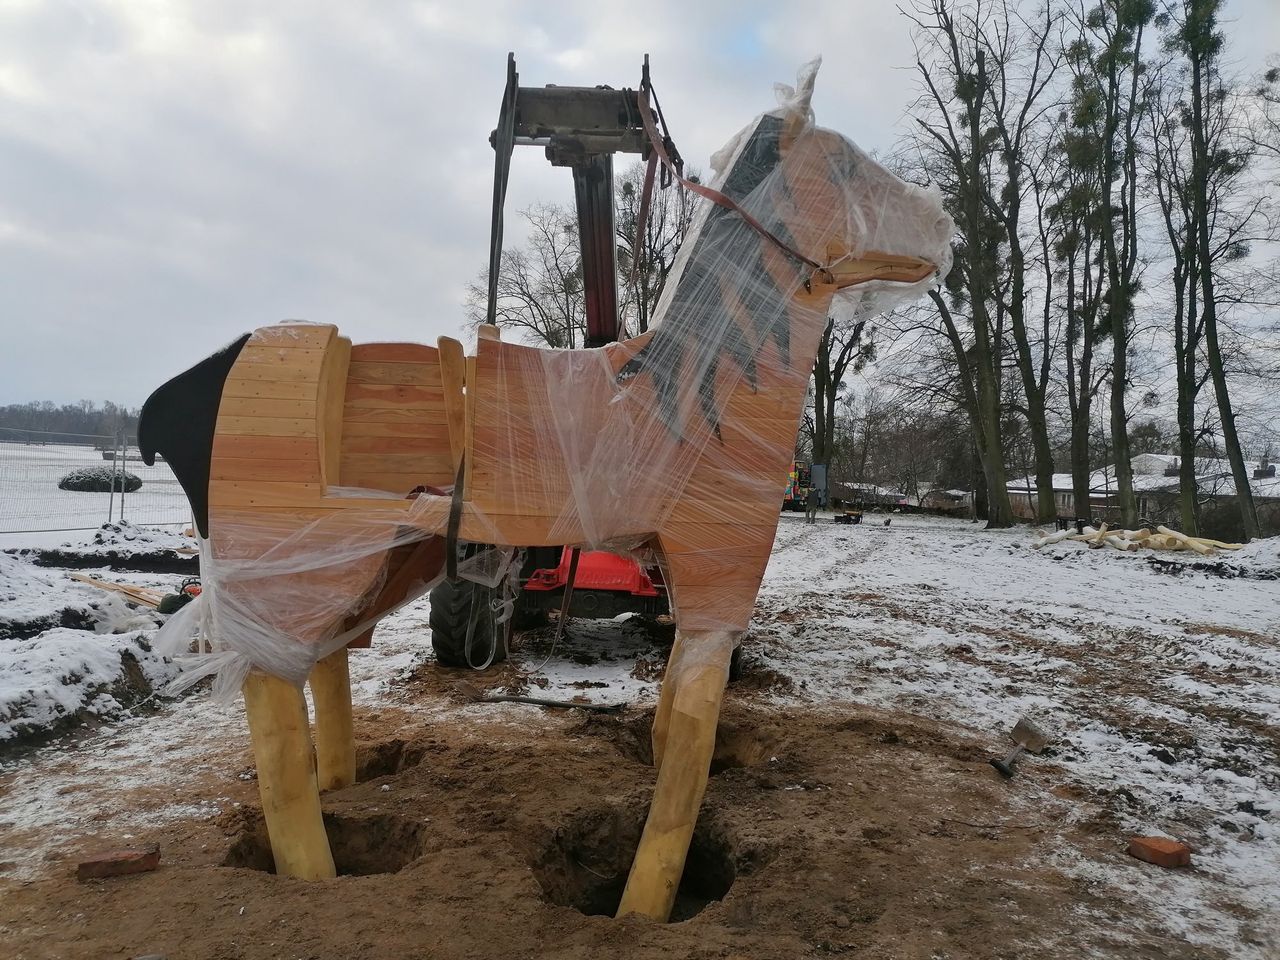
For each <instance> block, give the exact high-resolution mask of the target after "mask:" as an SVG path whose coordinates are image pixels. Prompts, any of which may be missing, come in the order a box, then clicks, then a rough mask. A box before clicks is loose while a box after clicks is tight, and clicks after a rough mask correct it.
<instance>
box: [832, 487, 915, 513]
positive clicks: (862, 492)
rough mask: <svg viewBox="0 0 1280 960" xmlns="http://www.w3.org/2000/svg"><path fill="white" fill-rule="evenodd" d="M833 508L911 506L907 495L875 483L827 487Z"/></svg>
mask: <svg viewBox="0 0 1280 960" xmlns="http://www.w3.org/2000/svg"><path fill="white" fill-rule="evenodd" d="M827 489H828V496H829V497H830V498H831V504H832V506H846V507H854V506H862V507H905V506H911V505H912V504H911V501H910V500H909V499H908V498H907V497H906V495H904V494H901V493H899V492H898V491H897V490H890V489H889V488H888V487H881V486H877V485H876V484H874V483H839V482H836V481H833V482H830V483H829V484H828V485H827Z"/></svg>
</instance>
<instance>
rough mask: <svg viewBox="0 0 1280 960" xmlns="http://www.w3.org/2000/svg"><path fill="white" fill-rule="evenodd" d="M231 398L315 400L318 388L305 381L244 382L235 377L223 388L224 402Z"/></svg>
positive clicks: (228, 379)
mask: <svg viewBox="0 0 1280 960" xmlns="http://www.w3.org/2000/svg"><path fill="white" fill-rule="evenodd" d="M229 397H237V398H240V397H244V398H260V399H264V400H315V398H316V386H315V384H314V383H312V382H310V381H305V380H297V381H291V380H242V379H240V378H239V377H236V376H234V375H232V376H230V377H228V378H227V382H226V383H225V384H224V385H223V387H222V402H223V403H226V402H227V398H229Z"/></svg>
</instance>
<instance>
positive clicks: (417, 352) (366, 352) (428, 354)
mask: <svg viewBox="0 0 1280 960" xmlns="http://www.w3.org/2000/svg"><path fill="white" fill-rule="evenodd" d="M351 359H352V360H353V361H355V362H358V363H366V362H371V363H439V362H440V361H439V355H438V354H437V353H436V348H435V347H430V346H427V344H425V343H387V342H382V343H357V344H356V345H355V346H353V347H352V348H351Z"/></svg>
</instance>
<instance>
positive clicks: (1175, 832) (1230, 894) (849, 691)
mask: <svg viewBox="0 0 1280 960" xmlns="http://www.w3.org/2000/svg"><path fill="white" fill-rule="evenodd" d="M1030 539H1031V537H1030V535H1029V533H1028V531H1027V530H1026V529H1018V530H1009V531H985V530H983V529H981V528H980V527H978V526H976V525H972V524H969V523H967V522H964V521H955V520H942V519H933V518H919V517H895V518H894V519H893V522H892V525H891V526H889V527H886V526H883V525H882V524H880V523H877V522H875V521H874V519H873V518H869V521H868V522H867V523H866V524H864V525H862V526H856V527H844V526H838V525H835V524H832V523H829V522H828V523H824V524H820V525H817V526H806V525H804V524H803V523H802V522H800V520H799V519H798V518H792V517H787V516H784V517H783V519H782V522H781V524H780V527H779V531H778V537H777V541H776V543H775V547H774V554H773V559H772V561H771V563H770V566H769V570H768V573H767V574H766V578H765V583H764V587H763V590H762V592H761V596H760V601H759V604H758V606H757V612H756V619H755V624H754V626H753V629H752V630H751V632H750V633H749V635H748V637H747V639H746V641H745V642H746V653H747V658H748V661H749V669H748V676H751V675H753V674H754V675H755V676H757V677H760V676H769V677H772V678H775V680H773V681H771V682H769V683H762V684H760V685H759V687H758V688H757V689H755V690H754V691H753V692H750V693H745V694H744V696H752V697H756V698H759V701H761V702H766V703H767V702H770V701H772V702H775V703H777V704H779V705H780V706H787V707H789V708H790V707H798V706H803V707H805V708H807V709H813V710H826V709H832V710H837V709H851V708H856V707H872V708H876V709H878V710H881V711H888V712H890V713H898V714H901V715H904V716H905V715H909V716H910V717H912V718H922V719H923V720H926V721H928V722H930V723H936V724H941V725H944V726H945V727H946V728H947V729H948V730H951V731H953V735H954V736H955V737H956V738H959V739H962V740H964V741H965V742H971V743H974V744H977V745H978V746H979V747H980V748H981V749H983V750H984V751H985V752H988V753H990V754H992V755H995V754H997V753H1001V752H1003V751H1004V749H1005V748H1006V746H1007V737H1008V731H1009V729H1010V728H1011V727H1012V726H1013V724H1014V722H1015V721H1016V720H1017V719H1018V718H1019V717H1021V716H1030V717H1032V718H1034V719H1035V720H1036V721H1037V722H1038V723H1039V724H1040V725H1041V726H1042V727H1044V728H1045V729H1046V730H1047V731H1048V732H1049V733H1050V734H1051V735H1052V736H1053V738H1054V742H1053V744H1052V747H1051V749H1050V751H1049V752H1048V753H1047V754H1046V756H1044V757H1040V758H1035V757H1032V758H1027V759H1026V760H1024V761H1023V762H1024V764H1025V766H1026V767H1028V768H1031V769H1032V770H1033V771H1034V774H1033V775H1028V776H1025V777H1020V778H1018V779H1017V780H1014V781H1012V782H1010V784H1009V795H1010V796H1011V797H1014V798H1016V802H1017V803H1019V804H1021V805H1023V806H1024V807H1025V808H1026V812H1027V817H1028V819H1034V818H1036V817H1037V816H1040V817H1043V816H1044V815H1045V811H1046V810H1047V809H1050V805H1051V808H1052V809H1054V810H1062V809H1065V810H1067V811H1068V812H1067V814H1066V816H1067V817H1069V818H1076V819H1078V820H1079V821H1080V822H1086V821H1095V820H1097V819H1098V817H1099V816H1100V814H1105V822H1106V823H1108V824H1110V825H1111V826H1110V827H1108V830H1110V831H1112V832H1114V837H1112V838H1111V839H1112V840H1113V841H1114V843H1115V844H1116V849H1118V850H1122V849H1123V843H1124V840H1125V839H1126V838H1127V837H1128V836H1131V835H1134V834H1149V833H1160V834H1166V835H1169V836H1174V837H1177V838H1179V839H1182V840H1185V841H1187V842H1188V843H1190V844H1191V845H1192V846H1193V848H1194V850H1195V864H1196V866H1195V869H1194V870H1191V871H1161V870H1158V869H1156V868H1152V867H1147V866H1145V865H1140V864H1137V863H1136V862H1135V861H1131V860H1129V859H1128V858H1125V857H1123V856H1116V857H1112V858H1110V859H1105V858H1104V859H1103V860H1101V861H1100V860H1099V859H1098V858H1097V857H1096V856H1092V857H1091V856H1086V855H1084V854H1083V853H1081V852H1080V851H1076V850H1073V849H1065V848H1064V849H1060V850H1057V851H1056V852H1055V853H1054V854H1053V865H1054V867H1055V868H1056V869H1059V870H1061V871H1062V872H1063V873H1065V874H1067V875H1069V876H1072V877H1074V878H1076V880H1077V881H1078V883H1079V884H1081V885H1084V886H1085V887H1087V888H1088V889H1089V890H1090V891H1093V892H1095V893H1099V894H1103V895H1109V896H1112V897H1114V898H1115V899H1116V900H1117V901H1118V902H1123V903H1124V904H1125V905H1126V906H1125V909H1126V910H1138V909H1140V910H1142V911H1143V913H1144V916H1148V917H1156V918H1158V919H1159V920H1160V922H1161V923H1163V924H1164V926H1165V927H1166V928H1167V929H1168V930H1169V931H1170V933H1171V935H1173V936H1176V937H1178V938H1180V939H1184V940H1186V941H1189V942H1190V943H1192V944H1204V945H1206V946H1216V947H1217V948H1219V949H1221V948H1223V947H1224V945H1225V946H1231V945H1239V946H1238V949H1235V950H1232V951H1229V952H1230V953H1231V954H1232V955H1238V956H1242V957H1258V958H1260V960H1262V958H1267V957H1274V956H1277V955H1280V953H1275V952H1268V948H1267V947H1266V946H1262V947H1259V946H1257V944H1264V945H1265V944H1269V943H1274V944H1277V945H1280V915H1278V912H1277V911H1276V908H1275V904H1276V903H1277V902H1278V901H1280V541H1277V540H1272V541H1260V542H1257V543H1254V544H1251V545H1249V546H1248V547H1247V548H1246V549H1245V550H1242V551H1238V552H1236V553H1233V554H1231V555H1224V556H1223V557H1222V558H1221V559H1224V560H1228V561H1229V562H1230V563H1231V564H1232V569H1231V570H1229V571H1227V572H1228V573H1233V574H1236V575H1234V576H1228V577H1220V576H1215V575H1212V574H1211V573H1207V572H1195V571H1186V572H1183V573H1182V574H1180V575H1170V574H1168V573H1162V572H1159V571H1157V569H1156V568H1154V567H1153V566H1152V565H1151V564H1149V563H1147V557H1148V555H1147V554H1146V553H1145V552H1137V553H1126V554H1121V553H1119V552H1116V551H1114V550H1109V549H1105V550H1089V549H1087V548H1085V547H1083V546H1081V545H1079V544H1076V543H1071V542H1066V543H1063V544H1059V545H1055V546H1053V547H1050V548H1046V549H1045V550H1042V551H1038V552H1037V551H1033V550H1031V549H1029V548H1028V546H1027V545H1028V543H1029V542H1030ZM1178 556H1179V557H1180V558H1181V557H1184V556H1185V555H1178ZM110 578H111V579H116V580H128V581H129V582H135V583H142V584H151V585H160V584H165V583H167V584H168V585H170V586H173V585H176V582H177V579H178V578H176V577H169V578H166V577H163V576H154V575H141V574H139V575H132V576H130V575H123V574H119V575H111V576H110ZM1268 578H1270V579H1268ZM15 608H18V609H21V610H22V611H25V613H28V614H29V613H31V612H33V611H38V610H45V609H47V610H50V611H57V610H62V609H67V608H73V609H83V610H86V611H87V613H86V617H87V618H88V620H89V621H90V626H91V628H92V629H90V630H84V629H68V628H66V627H62V626H55V627H50V628H49V629H47V630H45V631H43V632H40V633H39V634H38V635H36V636H34V637H28V638H26V639H21V640H15V639H0V722H3V723H7V724H8V726H7V727H6V726H4V725H3V723H0V740H2V739H3V738H4V737H5V736H6V734H5V733H4V731H5V730H7V729H13V728H14V724H15V723H19V724H20V723H26V724H27V725H28V726H30V725H38V724H39V723H41V722H44V720H45V719H46V718H48V717H50V716H51V715H56V714H57V712H58V710H59V708H61V709H62V710H63V711H74V710H75V709H82V710H83V711H84V714H83V715H82V717H81V718H80V719H83V720H86V721H87V722H90V723H91V724H92V723H98V722H104V721H105V722H106V724H107V725H106V726H105V727H102V728H101V729H98V730H97V731H96V732H93V733H91V734H89V735H87V736H84V737H81V738H78V739H77V740H76V741H75V742H74V743H72V744H66V743H54V744H51V745H48V746H45V747H42V748H40V749H38V750H36V751H34V752H27V753H25V754H21V755H15V756H14V757H13V758H11V759H10V760H8V761H7V762H5V763H4V764H3V765H0V796H2V797H3V803H2V805H0V838H3V837H4V835H5V834H6V833H10V834H11V835H12V837H11V840H10V841H7V842H6V841H4V840H3V839H0V846H3V847H5V848H6V856H5V860H6V863H4V864H3V865H0V874H5V873H7V874H9V875H13V876H19V877H22V876H35V875H39V874H40V873H41V872H42V871H45V870H47V869H49V866H48V864H47V863H46V862H45V861H44V859H43V857H44V856H45V854H46V853H47V850H48V845H49V844H52V843H54V842H55V838H56V837H58V836H60V835H64V834H65V833H66V832H67V831H68V830H75V829H76V825H77V824H91V823H93V822H95V821H96V820H100V819H102V818H104V817H105V818H110V819H111V820H112V821H113V822H114V823H115V824H116V826H117V827H118V828H119V829H125V830H131V829H142V828H144V827H146V826H148V825H151V826H154V825H155V824H157V823H163V822H167V821H173V820H180V819H183V818H190V817H193V816H207V815H208V814H209V813H210V811H216V810H217V809H218V806H219V804H220V803H221V802H222V800H221V799H220V798H219V797H217V796H209V797H208V798H207V801H205V803H204V806H201V808H200V809H199V810H196V809H193V808H192V806H191V803H190V802H189V800H187V801H176V800H174V799H173V794H174V793H177V794H179V795H181V793H182V791H181V790H180V789H179V787H180V786H181V785H182V784H183V783H188V782H193V781H194V779H195V778H198V777H201V776H207V775H208V773H209V771H210V770H211V769H213V768H217V772H218V773H219V774H220V775H224V776H227V777H234V776H235V774H236V770H235V769H234V765H235V764H236V763H240V762H242V761H241V759H240V758H241V757H242V756H243V753H242V752H240V751H233V752H231V753H228V751H227V749H226V744H227V743H228V742H232V743H242V741H243V727H242V724H243V720H242V718H241V716H240V714H239V709H238V708H229V709H224V708H220V707H216V706H214V705H213V704H211V703H210V702H209V700H208V699H207V696H206V695H205V694H204V693H200V692H197V693H196V694H193V695H192V696H189V697H188V698H186V699H184V700H182V701H178V702H173V703H163V704H162V705H161V706H160V709H159V712H158V714H154V715H153V714H151V713H150V712H149V711H137V712H130V711H129V710H128V709H126V708H125V707H124V706H123V705H122V704H120V703H119V702H115V703H112V702H111V701H112V698H113V695H112V694H111V692H110V684H111V681H110V680H109V675H110V674H111V673H112V670H113V669H116V667H115V665H116V664H120V665H121V666H120V667H119V670H120V671H121V672H122V673H123V672H124V670H125V667H126V666H127V665H128V664H127V661H126V658H125V657H124V655H123V651H127V652H128V653H129V656H130V657H131V658H132V659H133V660H134V661H135V662H136V663H137V664H138V665H139V666H140V669H141V670H142V671H143V672H144V673H145V674H146V675H147V676H148V677H149V678H150V680H151V681H153V682H154V683H160V682H161V681H162V680H164V679H165V678H166V677H167V676H168V675H169V674H170V673H171V671H172V667H171V665H168V664H165V663H163V662H160V661H158V660H154V661H153V660H152V659H151V658H149V656H148V652H147V650H146V649H144V647H145V644H146V638H147V636H148V630H149V624H147V625H144V624H141V623H139V622H138V621H137V619H136V618H137V617H138V612H137V611H135V610H130V609H129V608H127V607H126V606H125V605H123V604H122V603H121V602H120V601H118V600H116V599H112V598H110V597H107V596H106V595H101V594H98V595H91V592H90V591H88V589H87V588H83V587H79V586H76V585H74V584H72V583H71V581H69V580H68V579H67V578H66V576H65V575H64V574H63V573H62V572H61V571H56V570H37V569H35V568H32V567H30V566H29V565H27V564H26V562H25V561H22V560H18V559H16V558H5V559H3V560H0V620H3V618H4V617H5V615H6V612H10V613H11V612H12V610H13V609H15ZM131 618H132V619H131ZM426 619H427V608H426V603H425V601H419V602H417V603H415V604H412V605H410V606H409V607H406V608H405V609H404V610H402V611H401V612H400V613H398V614H397V615H396V616H395V617H394V618H392V619H390V620H389V621H388V622H387V623H386V624H385V625H384V627H383V628H382V629H381V631H380V632H379V634H378V636H377V639H376V642H375V644H374V647H373V649H372V650H370V651H361V652H359V653H357V654H355V655H353V657H352V670H353V684H354V692H355V697H356V700H357V702H358V703H359V704H361V705H363V706H364V708H365V709H374V708H377V709H396V710H403V711H406V712H408V713H411V714H416V715H438V716H441V717H444V716H448V717H452V718H454V719H458V718H467V719H474V720H475V721H476V722H481V723H483V722H489V723H495V724H498V725H501V724H504V723H510V722H515V721H517V720H518V721H519V722H520V723H521V724H523V725H524V726H525V727H526V728H527V727H529V726H531V725H534V726H536V725H539V724H545V725H546V726H547V728H548V729H556V728H555V724H556V723H557V720H556V719H555V718H551V717H549V716H548V715H546V714H544V713H542V712H539V711H537V710H535V709H532V708H526V707H520V706H514V705H512V706H499V707H494V706H475V705H463V704H460V703H458V702H457V700H456V699H451V698H449V697H446V696H443V695H440V694H436V693H433V692H430V690H428V691H425V692H424V689H423V687H422V686H421V685H417V686H414V685H406V684H405V683H404V682H403V681H404V680H405V679H406V678H408V677H409V676H410V675H412V674H414V673H415V671H420V669H421V668H422V667H423V666H424V665H426V664H427V663H429V661H430V660H431V653H430V646H429V643H428V642H427V639H428V638H427V626H426ZM140 627H145V628H144V629H141V630H140V629H139V628H140ZM114 631H123V632H114ZM567 634H568V636H567V638H566V640H565V642H564V644H563V645H562V646H561V647H560V648H559V649H558V650H557V651H555V653H554V654H553V655H552V656H551V657H550V658H549V659H546V658H547V653H548V651H547V649H546V644H545V640H543V641H539V642H538V643H535V644H534V645H533V648H531V649H528V650H524V651H519V652H518V653H517V656H516V657H515V658H514V662H513V664H512V665H510V666H508V667H506V668H505V670H506V671H507V673H505V674H504V676H506V677H508V683H509V685H510V686H513V687H522V686H536V687H539V688H540V689H539V690H538V691H537V692H538V694H539V695H541V696H549V697H572V696H577V695H581V694H583V693H584V692H585V693H586V694H588V695H589V696H591V697H592V698H593V699H595V700H598V701H623V700H625V701H629V702H632V703H636V702H640V703H646V702H652V701H653V700H654V698H655V696H656V690H657V686H656V678H657V677H658V676H659V675H660V670H661V662H662V653H661V650H660V649H658V648H656V647H655V645H654V644H653V642H652V641H651V640H648V639H646V638H644V637H643V636H641V634H640V631H638V630H633V629H632V628H631V627H630V626H629V625H626V624H622V623H596V624H582V623H579V624H575V625H572V626H571V627H570V629H569V630H568V631H567ZM544 659H545V662H544ZM71 678H75V679H71ZM40 689H44V690H45V692H46V695H45V697H44V699H43V701H42V700H41V698H40V695H39V693H38V691H39V690H40ZM33 691H35V692H33ZM41 703H43V706H41V705H40V704H41ZM6 718H7V719H6ZM95 718H97V719H95ZM77 722H79V720H78V721H77ZM70 748H73V749H70ZM157 757H160V758H161V760H160V762H157V760H156V758H157ZM224 768H225V769H224ZM142 771H145V779H146V780H147V782H148V783H149V784H150V786H151V788H152V790H153V793H154V798H153V801H152V802H150V803H144V804H138V805H136V806H133V807H131V808H130V809H127V810H122V809H119V806H118V804H117V803H116V800H117V798H118V796H119V792H120V790H121V789H124V788H125V787H126V786H127V785H130V784H136V782H137V781H138V779H139V778H140V777H141V776H142ZM994 775H995V774H994V772H993V773H992V776H994ZM1108 836H1109V837H1110V834H1108ZM14 838H16V839H14ZM42 838H43V839H42ZM1081 922H1082V923H1089V922H1091V919H1090V918H1089V917H1088V916H1083V915H1082V916H1081Z"/></svg>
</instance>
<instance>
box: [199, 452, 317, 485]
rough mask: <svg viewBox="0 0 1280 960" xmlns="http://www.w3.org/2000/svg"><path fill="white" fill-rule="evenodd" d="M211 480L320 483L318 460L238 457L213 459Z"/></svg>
mask: <svg viewBox="0 0 1280 960" xmlns="http://www.w3.org/2000/svg"><path fill="white" fill-rule="evenodd" d="M209 478H210V479H211V480H273V481H275V480H289V481H294V482H297V483H320V481H321V479H322V478H321V474H320V460H319V458H318V457H311V458H309V459H306V460H275V459H272V460H250V459H242V458H239V457H214V459H213V461H212V463H211V465H210V468H209Z"/></svg>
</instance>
